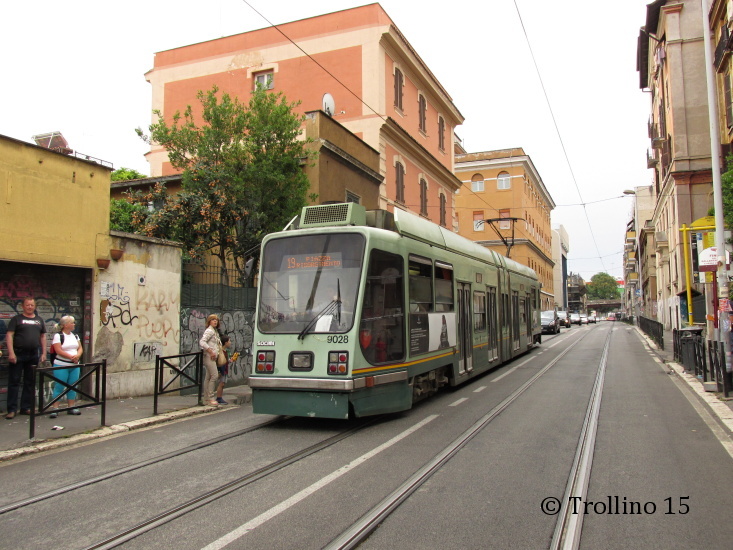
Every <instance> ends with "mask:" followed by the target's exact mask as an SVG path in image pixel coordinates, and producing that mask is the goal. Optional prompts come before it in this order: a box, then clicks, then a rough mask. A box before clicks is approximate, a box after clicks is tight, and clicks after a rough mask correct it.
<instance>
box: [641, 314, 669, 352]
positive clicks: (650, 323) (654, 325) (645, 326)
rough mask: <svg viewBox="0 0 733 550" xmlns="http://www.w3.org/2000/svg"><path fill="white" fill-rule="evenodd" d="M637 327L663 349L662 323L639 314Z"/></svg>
mask: <svg viewBox="0 0 733 550" xmlns="http://www.w3.org/2000/svg"><path fill="white" fill-rule="evenodd" d="M639 328H640V329H641V330H642V332H644V334H646V335H647V336H649V338H651V339H652V340H654V341H655V342H656V343H657V345H658V346H659V348H660V349H664V325H663V324H662V323H660V322H658V321H654V320H652V319H648V318H646V317H643V316H641V315H640V316H639Z"/></svg>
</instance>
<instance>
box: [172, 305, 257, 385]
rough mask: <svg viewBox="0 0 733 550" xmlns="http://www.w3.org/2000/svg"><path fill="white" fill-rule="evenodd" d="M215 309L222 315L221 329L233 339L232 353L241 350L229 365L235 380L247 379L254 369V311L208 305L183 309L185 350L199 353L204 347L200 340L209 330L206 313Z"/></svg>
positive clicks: (230, 351) (182, 335) (220, 316)
mask: <svg viewBox="0 0 733 550" xmlns="http://www.w3.org/2000/svg"><path fill="white" fill-rule="evenodd" d="M211 313H217V314H218V315H219V319H220V320H221V323H220V330H221V333H222V334H225V335H227V336H228V337H229V339H230V340H231V341H232V346H231V347H230V348H229V355H232V354H233V353H234V352H235V351H238V352H239V354H240V355H239V358H238V359H237V360H236V361H235V362H234V363H233V364H232V366H231V368H230V369H229V377H230V379H231V380H244V379H245V378H246V377H247V376H248V375H249V372H250V367H251V357H250V350H251V348H252V322H253V317H254V312H253V311H225V312H223V313H220V312H219V311H215V310H213V309H208V308H182V309H181V327H182V330H181V353H197V352H199V351H200V350H201V346H200V345H199V340H201V337H202V336H203V334H204V330H206V317H207V316H209V315H210V314H211Z"/></svg>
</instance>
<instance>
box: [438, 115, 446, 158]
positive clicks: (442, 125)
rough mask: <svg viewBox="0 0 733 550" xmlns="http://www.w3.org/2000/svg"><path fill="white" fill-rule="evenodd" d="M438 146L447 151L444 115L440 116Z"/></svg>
mask: <svg viewBox="0 0 733 550" xmlns="http://www.w3.org/2000/svg"><path fill="white" fill-rule="evenodd" d="M438 148H439V149H440V150H441V151H445V120H444V119H443V117H439V118H438Z"/></svg>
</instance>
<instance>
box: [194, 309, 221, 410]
mask: <svg viewBox="0 0 733 550" xmlns="http://www.w3.org/2000/svg"><path fill="white" fill-rule="evenodd" d="M199 345H200V346H201V349H202V350H203V351H204V381H203V390H204V402H205V403H206V404H207V405H214V406H215V407H216V406H218V405H219V403H217V402H216V400H215V395H216V394H215V390H216V381H217V380H218V379H219V370H218V369H217V368H216V358H217V356H218V355H219V351H220V350H221V349H222V346H221V338H220V337H219V317H218V316H217V315H216V314H213V313H212V314H211V315H209V316H208V317H207V318H206V330H205V331H204V334H203V336H201V340H199Z"/></svg>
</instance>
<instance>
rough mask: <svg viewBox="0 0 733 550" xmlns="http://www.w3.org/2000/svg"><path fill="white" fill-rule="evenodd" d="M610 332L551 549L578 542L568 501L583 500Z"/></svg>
mask: <svg viewBox="0 0 733 550" xmlns="http://www.w3.org/2000/svg"><path fill="white" fill-rule="evenodd" d="M611 334H612V331H610V330H609V331H608V336H606V343H605V345H604V347H603V353H602V354H601V361H600V365H599V366H598V372H597V373H596V380H595V383H594V384H593V390H592V391H591V396H590V399H589V401H588V408H587V409H586V413H585V420H584V421H583V427H582V429H581V432H580V438H579V439H578V447H577V448H576V451H575V457H574V459H573V466H572V468H571V469H570V475H569V477H568V483H567V486H566V488H565V494H564V496H563V500H562V503H561V508H560V513H559V514H558V520H557V523H556V524H555V531H554V533H553V536H552V541H551V543H550V549H551V550H559V549H560V548H562V549H563V550H570V549H577V548H578V547H579V545H580V534H581V530H582V528H583V514H582V513H580V514H579V513H577V509H576V508H575V506H570V501H571V499H573V501H574V502H578V500H577V499H579V500H580V501H582V502H584V501H585V499H586V495H587V494H588V481H589V480H590V471H591V467H592V465H593V452H594V450H595V445H596V431H597V429H598V417H599V416H600V412H601V399H602V397H603V382H604V379H605V375H606V364H607V363H608V350H609V348H610V347H611Z"/></svg>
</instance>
